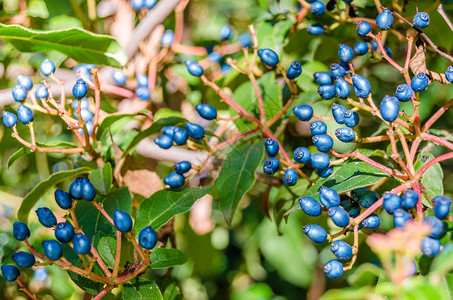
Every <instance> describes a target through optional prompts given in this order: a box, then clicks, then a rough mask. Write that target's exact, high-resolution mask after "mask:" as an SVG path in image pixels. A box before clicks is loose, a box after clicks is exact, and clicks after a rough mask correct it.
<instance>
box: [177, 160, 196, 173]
mask: <svg viewBox="0 0 453 300" xmlns="http://www.w3.org/2000/svg"><path fill="white" fill-rule="evenodd" d="M173 168H174V169H175V171H176V173H179V174H181V175H182V174H184V173H186V172H189V170H190V169H191V168H192V164H191V163H190V162H188V161H187V160H183V161H180V162H178V163H175V164H174V166H173Z"/></svg>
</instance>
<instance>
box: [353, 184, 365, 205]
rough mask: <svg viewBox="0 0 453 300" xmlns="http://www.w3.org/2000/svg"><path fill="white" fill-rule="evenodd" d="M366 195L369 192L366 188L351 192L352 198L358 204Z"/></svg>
mask: <svg viewBox="0 0 453 300" xmlns="http://www.w3.org/2000/svg"><path fill="white" fill-rule="evenodd" d="M366 193H368V190H367V189H366V188H364V187H360V188H357V189H354V190H352V191H351V196H352V199H353V200H354V201H356V202H358V201H359V199H360V198H361V197H362V196H364V195H365V194H366Z"/></svg>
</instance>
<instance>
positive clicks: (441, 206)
mask: <svg viewBox="0 0 453 300" xmlns="http://www.w3.org/2000/svg"><path fill="white" fill-rule="evenodd" d="M433 205H434V207H433V211H434V215H435V216H436V217H437V218H439V219H445V218H446V217H447V216H448V214H449V213H450V209H451V198H450V197H448V196H437V197H434V199H433Z"/></svg>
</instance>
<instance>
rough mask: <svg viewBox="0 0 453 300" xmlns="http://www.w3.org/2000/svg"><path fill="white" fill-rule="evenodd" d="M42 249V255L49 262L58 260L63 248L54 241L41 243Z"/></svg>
mask: <svg viewBox="0 0 453 300" xmlns="http://www.w3.org/2000/svg"><path fill="white" fill-rule="evenodd" d="M78 234H80V233H78ZM42 247H43V248H44V254H45V255H46V257H47V258H48V259H50V260H59V259H60V257H61V256H62V255H63V247H62V246H61V244H60V243H59V242H57V241H56V240H45V241H43V242H42Z"/></svg>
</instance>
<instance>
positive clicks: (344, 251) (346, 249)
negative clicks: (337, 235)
mask: <svg viewBox="0 0 453 300" xmlns="http://www.w3.org/2000/svg"><path fill="white" fill-rule="evenodd" d="M330 250H331V251H332V253H333V254H335V256H336V257H338V259H340V260H350V259H351V257H352V247H351V246H350V245H349V244H348V243H346V242H345V241H341V240H338V241H335V242H332V244H330Z"/></svg>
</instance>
